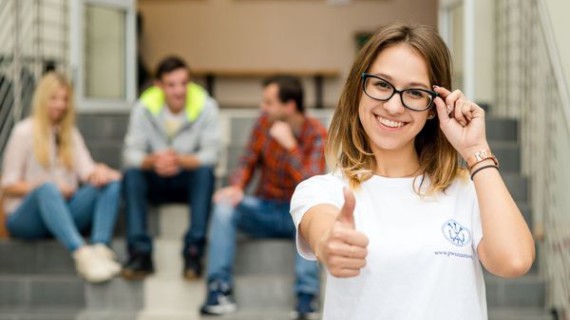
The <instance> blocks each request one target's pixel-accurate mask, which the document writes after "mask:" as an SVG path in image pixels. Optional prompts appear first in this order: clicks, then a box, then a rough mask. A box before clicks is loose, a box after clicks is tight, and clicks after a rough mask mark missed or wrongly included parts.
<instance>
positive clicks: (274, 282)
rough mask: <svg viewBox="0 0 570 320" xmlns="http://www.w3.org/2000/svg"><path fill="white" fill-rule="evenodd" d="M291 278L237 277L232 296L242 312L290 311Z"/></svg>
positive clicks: (293, 300) (292, 297) (292, 284)
mask: <svg viewBox="0 0 570 320" xmlns="http://www.w3.org/2000/svg"><path fill="white" fill-rule="evenodd" d="M294 280H295V279H294V277H293V276H289V277H287V276H271V275H269V276H266V275H256V276H253V275H252V276H239V277H236V278H235V279H234V284H235V288H234V294H235V299H236V302H237V304H238V308H240V309H242V310H260V311H261V310H291V309H292V308H293V305H294V303H295V298H294V292H293V287H294Z"/></svg>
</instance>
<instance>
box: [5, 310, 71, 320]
mask: <svg viewBox="0 0 570 320" xmlns="http://www.w3.org/2000/svg"><path fill="white" fill-rule="evenodd" d="M79 312H80V310H79V309H65V308H39V309H32V308H25V309H18V308H0V320H76V318H77V315H78V314H79Z"/></svg>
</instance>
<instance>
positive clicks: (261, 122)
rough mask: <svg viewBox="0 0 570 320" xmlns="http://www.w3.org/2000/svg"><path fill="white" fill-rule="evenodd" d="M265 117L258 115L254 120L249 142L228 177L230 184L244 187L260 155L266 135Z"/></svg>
mask: <svg viewBox="0 0 570 320" xmlns="http://www.w3.org/2000/svg"><path fill="white" fill-rule="evenodd" d="M265 121H266V120H265V118H264V117H263V116H262V117H259V118H258V119H257V121H256V122H255V125H254V127H253V130H252V132H251V135H250V138H249V142H248V144H247V147H246V148H245V151H244V154H243V155H242V156H241V157H240V160H239V166H238V168H237V169H236V171H235V172H234V173H233V174H232V176H231V178H230V184H231V185H232V186H237V187H239V188H241V189H245V187H246V186H247V184H248V183H249V181H250V180H251V177H252V176H253V172H254V170H255V166H256V165H257V163H258V161H259V158H260V156H261V149H262V147H263V144H264V143H265V139H266V136H265V134H264V132H263V131H264V126H266V124H265Z"/></svg>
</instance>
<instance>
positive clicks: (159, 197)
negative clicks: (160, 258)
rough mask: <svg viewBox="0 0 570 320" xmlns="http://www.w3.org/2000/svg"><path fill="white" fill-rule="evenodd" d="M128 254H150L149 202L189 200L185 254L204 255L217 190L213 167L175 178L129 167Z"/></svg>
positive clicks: (183, 173) (182, 172) (126, 187)
mask: <svg viewBox="0 0 570 320" xmlns="http://www.w3.org/2000/svg"><path fill="white" fill-rule="evenodd" d="M123 181H124V192H125V204H126V211H127V248H128V251H129V254H131V255H132V254H151V253H152V239H151V237H150V235H149V234H148V231H147V215H148V208H147V204H148V201H150V202H151V203H154V204H163V203H172V202H182V203H188V207H189V214H190V219H189V221H190V226H189V227H188V231H187V232H186V234H185V236H184V249H183V254H184V255H188V253H189V251H190V250H192V251H193V252H194V254H197V255H199V256H201V255H202V252H203V247H204V244H205V239H206V230H207V224H208V216H209V213H210V208H211V203H212V193H213V190H214V170H213V168H212V167H199V168H197V169H195V170H187V171H181V172H180V173H179V174H178V175H176V176H173V177H168V178H164V177H160V176H159V175H157V174H156V173H155V172H153V171H146V170H140V169H129V170H127V171H126V173H125V176H124V179H123Z"/></svg>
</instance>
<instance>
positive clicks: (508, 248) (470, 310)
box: [291, 24, 534, 320]
mask: <svg viewBox="0 0 570 320" xmlns="http://www.w3.org/2000/svg"><path fill="white" fill-rule="evenodd" d="M450 74H451V59H450V55H449V51H448V50H447V48H446V46H445V44H444V42H443V41H442V39H441V38H440V37H439V35H438V34H437V32H436V31H435V30H434V29H432V28H431V27H427V26H416V25H402V24H393V25H388V26H385V27H383V28H381V29H379V30H378V32H376V33H375V34H374V35H373V36H372V37H371V39H370V40H369V42H368V43H367V44H366V46H365V47H364V48H363V49H362V50H361V51H360V53H359V55H358V56H357V58H356V61H355V62H354V64H353V67H352V70H351V72H350V74H349V76H348V79H347V82H346V84H345V86H344V90H343V94H342V96H341V98H340V100H339V103H338V107H337V109H336V110H335V114H334V116H333V119H332V123H331V127H330V130H329V140H328V141H327V147H328V149H327V161H328V162H329V164H330V166H331V168H332V169H333V172H332V173H329V174H327V175H321V176H315V177H312V178H310V179H308V180H305V181H304V182H302V183H301V184H300V185H299V186H298V187H297V188H296V190H295V194H294V195H293V198H292V200H291V214H292V216H293V219H294V221H295V223H296V226H297V248H298V250H299V252H300V253H301V254H302V255H303V256H304V257H305V258H307V259H318V260H319V261H320V262H321V263H322V264H323V265H324V266H325V267H326V268H327V271H328V279H327V287H326V294H325V306H324V317H323V318H324V319H327V320H331V319H332V320H334V319H338V320H343V319H386V320H388V319H410V320H411V319H434V320H435V319H449V318H450V315H454V317H455V316H456V315H460V316H458V317H460V318H461V319H472V320H480V319H486V318H487V309H486V303H485V283H484V280H483V271H482V266H484V267H485V268H486V269H487V270H488V271H489V272H491V273H494V274H496V275H498V276H503V277H516V276H520V275H523V274H524V273H526V272H527V271H528V269H529V268H530V266H531V264H532V262H533V259H534V242H533V240H532V236H531V234H530V231H529V229H528V227H527V225H526V223H525V221H524V219H523V217H522V214H521V213H520V211H519V209H518V208H517V206H516V204H515V203H514V201H513V199H512V197H511V195H510V194H509V192H508V190H507V189H506V187H505V184H504V183H503V181H502V179H501V176H500V174H499V171H498V162H497V160H496V159H495V158H494V156H493V155H492V153H491V151H490V150H489V144H488V143H487V140H486V137H485V114H484V111H483V109H481V108H480V107H479V106H477V105H476V104H475V103H473V102H471V101H469V100H468V99H467V98H466V97H465V96H464V95H463V93H462V92H461V91H459V90H455V91H453V92H452V91H450V90H449V89H448V88H450V87H451V75H450ZM459 156H461V157H462V158H463V159H464V160H465V161H466V162H467V163H468V164H469V168H461V167H459V161H458V160H459V159H458V158H459ZM468 171H471V178H472V181H470V180H469V178H468V175H467V172H468ZM475 174H477V175H475ZM340 278H343V279H340ZM410 287H413V290H410ZM458 297H460V298H459V299H458ZM452 302H453V303H452Z"/></svg>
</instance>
